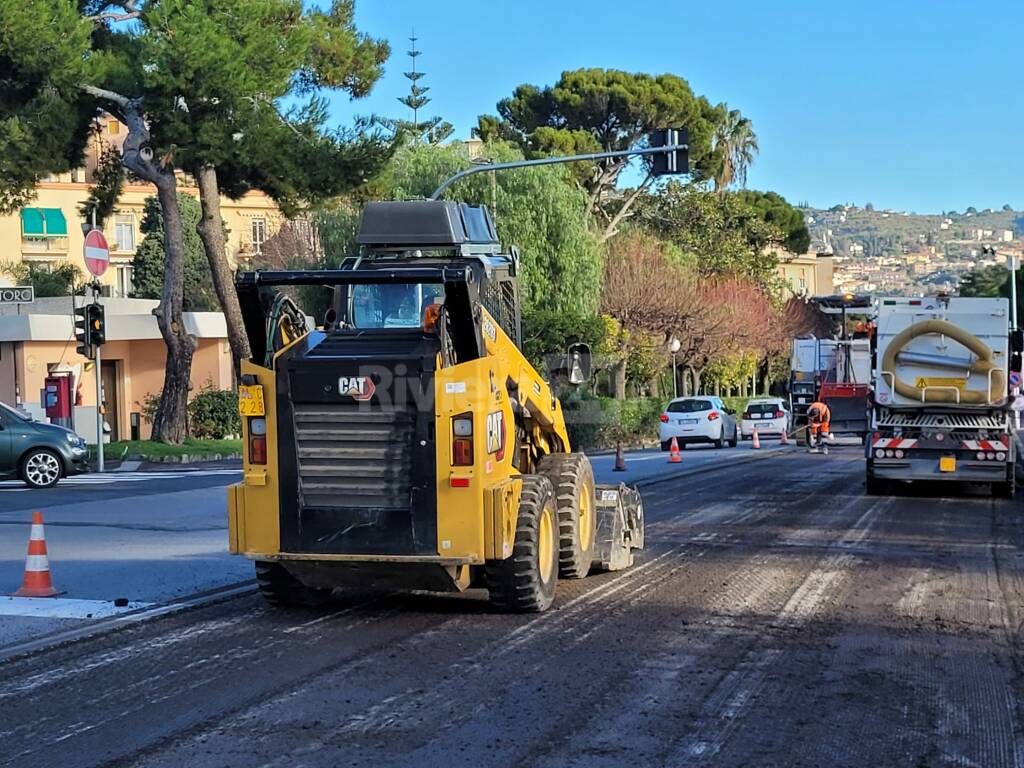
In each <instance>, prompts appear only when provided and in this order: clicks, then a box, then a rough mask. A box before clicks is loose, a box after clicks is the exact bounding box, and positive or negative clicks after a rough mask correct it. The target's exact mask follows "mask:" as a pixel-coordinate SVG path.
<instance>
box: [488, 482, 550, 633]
mask: <svg viewBox="0 0 1024 768" xmlns="http://www.w3.org/2000/svg"><path fill="white" fill-rule="evenodd" d="M542 515H551V527H552V531H553V532H554V531H557V530H558V512H557V509H556V507H555V490H554V488H553V487H552V485H551V481H550V480H548V479H547V478H546V477H541V476H539V475H523V479H522V490H521V492H520V494H519V517H518V519H517V520H516V539H515V543H514V544H513V546H512V555H511V556H510V557H507V558H505V559H504V560H491V561H488V563H487V565H486V568H485V577H486V580H487V591H488V593H489V596H490V600H491V605H493V606H494V607H495V608H497V609H498V610H499V611H502V612H505V613H539V612H541V611H544V610H546V609H547V608H548V607H549V606H550V605H551V601H552V600H554V599H555V585H556V584H557V583H558V547H556V546H552V547H551V559H552V563H551V578H550V580H549V581H548V582H547V583H545V582H543V581H541V578H540V573H541V569H540V549H539V547H538V546H537V539H538V534H539V531H540V521H541V516H542Z"/></svg>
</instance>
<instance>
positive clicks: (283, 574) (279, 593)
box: [256, 560, 331, 607]
mask: <svg viewBox="0 0 1024 768" xmlns="http://www.w3.org/2000/svg"><path fill="white" fill-rule="evenodd" d="M256 583H257V584H258V585H259V590H260V594H261V595H263V597H264V599H265V600H266V601H267V602H268V603H270V604H271V605H276V606H282V607H284V606H296V605H301V606H310V607H312V606H318V605H323V604H324V603H326V602H327V601H328V600H329V599H330V597H331V590H329V589H313V588H312V587H307V586H306V585H305V584H303V583H302V582H300V581H299V580H298V579H296V578H295V577H294V576H292V575H291V574H290V573H288V571H287V569H286V568H285V567H284V566H283V565H281V564H280V563H271V562H267V561H265V560H257V561H256Z"/></svg>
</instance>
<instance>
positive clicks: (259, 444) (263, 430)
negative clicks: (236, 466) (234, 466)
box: [249, 419, 267, 464]
mask: <svg viewBox="0 0 1024 768" xmlns="http://www.w3.org/2000/svg"><path fill="white" fill-rule="evenodd" d="M249 463H250V464H266V463H267V420H266V419H249Z"/></svg>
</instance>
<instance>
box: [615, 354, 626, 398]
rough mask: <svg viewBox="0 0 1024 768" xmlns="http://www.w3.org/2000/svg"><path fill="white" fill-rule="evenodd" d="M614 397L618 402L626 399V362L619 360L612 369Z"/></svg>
mask: <svg viewBox="0 0 1024 768" xmlns="http://www.w3.org/2000/svg"><path fill="white" fill-rule="evenodd" d="M612 395H613V396H614V398H615V399H616V400H625V399H626V361H625V360H619V361H618V362H617V363H615V365H614V367H612Z"/></svg>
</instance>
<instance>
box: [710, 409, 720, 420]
mask: <svg viewBox="0 0 1024 768" xmlns="http://www.w3.org/2000/svg"><path fill="white" fill-rule="evenodd" d="M717 418H718V411H712V412H711V413H709V414H708V421H714V420H715V419H717Z"/></svg>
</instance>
